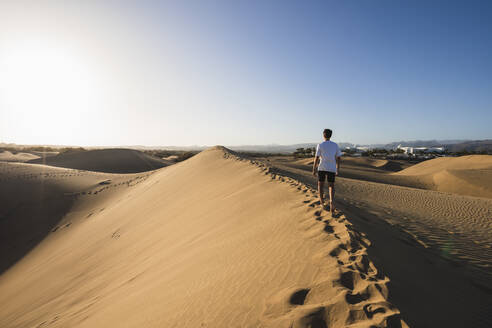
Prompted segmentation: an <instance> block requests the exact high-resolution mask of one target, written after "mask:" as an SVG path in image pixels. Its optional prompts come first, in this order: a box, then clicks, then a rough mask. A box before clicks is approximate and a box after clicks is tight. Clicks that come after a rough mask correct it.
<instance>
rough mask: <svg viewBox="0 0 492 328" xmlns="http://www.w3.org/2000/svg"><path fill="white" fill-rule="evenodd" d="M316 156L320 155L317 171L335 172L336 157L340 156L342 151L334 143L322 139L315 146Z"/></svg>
mask: <svg viewBox="0 0 492 328" xmlns="http://www.w3.org/2000/svg"><path fill="white" fill-rule="evenodd" d="M316 156H319V157H321V159H320V160H321V161H320V163H319V166H318V171H328V172H334V173H337V157H340V156H342V152H341V151H340V148H338V145H337V144H336V143H334V142H333V141H329V140H328V141H323V142H322V143H320V144H319V145H318V146H317V147H316Z"/></svg>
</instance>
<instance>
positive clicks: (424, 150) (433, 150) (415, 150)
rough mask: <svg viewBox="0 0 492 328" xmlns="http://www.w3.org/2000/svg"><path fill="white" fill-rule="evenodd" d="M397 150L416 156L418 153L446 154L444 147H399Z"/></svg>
mask: <svg viewBox="0 0 492 328" xmlns="http://www.w3.org/2000/svg"><path fill="white" fill-rule="evenodd" d="M396 149H397V150H398V149H401V150H403V152H404V153H405V154H408V155H414V154H416V153H442V152H444V147H403V146H402V145H398V147H396Z"/></svg>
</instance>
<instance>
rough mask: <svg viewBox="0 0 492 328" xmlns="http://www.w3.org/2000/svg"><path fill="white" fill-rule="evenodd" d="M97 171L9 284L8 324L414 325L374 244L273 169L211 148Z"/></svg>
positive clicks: (3, 316)
mask: <svg viewBox="0 0 492 328" xmlns="http://www.w3.org/2000/svg"><path fill="white" fill-rule="evenodd" d="M26 165H28V166H29V164H26ZM83 173H84V174H96V173H93V172H83ZM98 175H99V176H98V177H99V181H98V180H97V179H96V178H94V181H93V182H94V183H95V184H92V185H91V186H89V187H88V188H87V186H84V188H81V187H80V186H79V187H76V188H75V187H74V186H73V185H70V184H68V187H66V188H64V189H63V190H61V191H59V192H63V193H65V192H66V190H68V189H70V193H69V195H67V196H66V197H72V198H73V199H74V203H73V204H72V205H71V207H70V208H69V209H68V210H67V211H66V213H65V214H64V216H63V218H61V219H60V221H59V222H58V223H56V227H58V228H57V229H52V230H53V231H51V232H50V233H49V234H48V235H47V236H46V238H45V239H44V240H43V241H42V242H41V243H40V244H39V245H38V246H37V247H36V248H34V249H33V250H32V251H31V252H30V253H29V254H28V255H26V256H25V257H24V258H22V259H21V260H20V261H19V262H18V263H16V264H15V265H14V266H12V267H11V268H10V269H9V270H8V271H6V272H5V273H4V274H3V275H2V276H0V305H1V306H0V325H1V326H2V327H3V326H5V327H25V326H33V327H45V326H50V327H66V326H70V327H102V326H104V327H106V326H118V327H136V326H139V327H140V326H145V327H162V326H184V327H197V326H205V327H206V326H210V327H226V326H227V327H229V326H256V327H283V326H285V327H346V326H351V327H368V326H377V327H400V326H403V327H405V326H406V324H405V323H404V322H403V321H402V320H401V318H400V315H399V311H398V309H396V308H395V307H394V306H393V305H392V304H390V303H389V302H387V296H388V289H387V287H386V283H387V282H388V281H389V280H388V278H387V277H385V276H384V275H383V274H382V273H381V271H379V270H377V269H376V267H375V266H374V265H373V264H372V262H371V261H370V259H369V258H368V257H367V253H366V248H367V246H368V245H369V241H368V240H367V238H366V237H365V236H364V235H363V234H362V233H360V232H357V231H356V230H355V229H353V227H352V226H351V224H350V223H349V222H348V220H347V218H346V217H345V215H344V214H343V213H340V214H339V215H337V216H336V217H335V218H331V216H330V215H329V214H328V213H327V212H325V211H321V210H320V209H319V207H318V206H317V200H316V196H315V192H314V190H312V189H311V188H309V187H307V186H306V185H304V184H302V183H300V182H298V181H296V180H294V179H291V178H286V177H283V176H281V175H278V174H276V173H275V172H274V171H272V169H271V168H269V167H268V166H267V165H264V164H262V163H260V162H257V161H255V160H249V159H245V158H241V157H239V156H238V155H237V154H235V153H233V152H231V151H229V150H227V149H225V148H223V147H214V148H212V149H209V150H207V151H204V152H202V153H200V154H199V155H196V156H195V157H193V158H191V159H189V160H187V161H184V162H181V163H178V164H176V165H173V166H169V167H166V168H163V169H160V170H157V171H152V172H149V173H147V174H146V175H145V176H142V175H126V174H124V175H117V174H112V175H108V176H111V177H112V179H111V181H107V180H106V179H107V178H108V176H106V175H104V174H101V173H100V174H98ZM131 176H132V177H133V178H131V179H130V177H131ZM138 177H140V178H138ZM47 178H49V177H47ZM53 179H56V177H53ZM118 179H121V180H118ZM118 181H119V182H118ZM125 181H126V183H124V182H125ZM128 181H133V183H132V182H128ZM44 182H45V183H46V182H47V181H44ZM104 182H106V183H104ZM67 188H68V189H67ZM82 189H83V190H82ZM53 196H54V195H53ZM14 212H15V210H14ZM60 273H63V274H60ZM54 277H56V278H54ZM19 290H24V291H26V290H29V293H20V294H19Z"/></svg>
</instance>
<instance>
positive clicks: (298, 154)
mask: <svg viewBox="0 0 492 328" xmlns="http://www.w3.org/2000/svg"><path fill="white" fill-rule="evenodd" d="M315 153H316V148H314V147H311V148H297V149H296V151H295V152H293V153H292V155H294V157H295V158H308V157H314V154H315Z"/></svg>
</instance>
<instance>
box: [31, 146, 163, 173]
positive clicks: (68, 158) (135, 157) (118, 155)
mask: <svg viewBox="0 0 492 328" xmlns="http://www.w3.org/2000/svg"><path fill="white" fill-rule="evenodd" d="M28 162H29V163H33V164H45V165H50V166H57V167H64V168H71V169H78V170H87V171H96V172H105V173H138V172H144V171H150V170H155V169H159V168H161V167H165V166H168V165H171V164H172V162H170V161H166V160H163V159H160V158H157V157H153V156H150V155H147V154H145V153H143V152H141V151H139V150H134V149H96V150H87V151H73V152H66V153H61V154H58V155H56V156H50V157H46V158H38V159H34V160H30V161H28Z"/></svg>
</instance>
